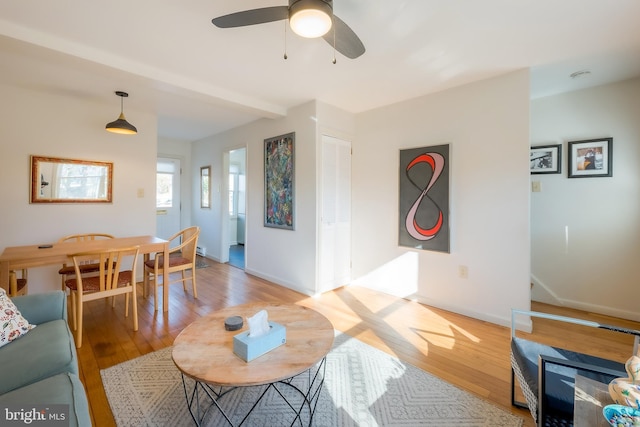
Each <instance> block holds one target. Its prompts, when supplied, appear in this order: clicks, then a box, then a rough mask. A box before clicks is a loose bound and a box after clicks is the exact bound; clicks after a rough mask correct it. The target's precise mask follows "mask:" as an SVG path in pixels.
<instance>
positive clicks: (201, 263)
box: [196, 258, 209, 268]
mask: <svg viewBox="0 0 640 427" xmlns="http://www.w3.org/2000/svg"><path fill="white" fill-rule="evenodd" d="M207 267H209V263H208V262H207V261H205V260H203V259H200V258H198V259H196V268H207Z"/></svg>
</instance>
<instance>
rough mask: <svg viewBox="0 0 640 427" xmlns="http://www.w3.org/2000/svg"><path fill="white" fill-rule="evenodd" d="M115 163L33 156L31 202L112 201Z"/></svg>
mask: <svg viewBox="0 0 640 427" xmlns="http://www.w3.org/2000/svg"><path fill="white" fill-rule="evenodd" d="M112 178H113V163H109V162H95V161H92V160H78V159H61V158H56V157H41V156H31V199H30V202H31V203H111V202H112Z"/></svg>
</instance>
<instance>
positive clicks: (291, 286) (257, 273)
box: [244, 267, 313, 296]
mask: <svg viewBox="0 0 640 427" xmlns="http://www.w3.org/2000/svg"><path fill="white" fill-rule="evenodd" d="M244 272H245V273H247V274H251V275H252V276H256V277H259V278H261V279H264V280H268V281H269V282H271V283H275V284H276V285H280V286H284V287H285V288H289V289H291V290H294V291H296V292H300V293H301V294H305V295H308V296H313V293H312V292H309V289H304V288H300V287H299V286H297V285H296V284H294V283H288V282H287V281H285V280H282V279H280V278H279V277H274V276H271V275H269V274H264V273H262V272H260V271H256V270H252V269H250V268H246V267H245V269H244Z"/></svg>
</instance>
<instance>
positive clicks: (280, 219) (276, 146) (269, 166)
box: [264, 132, 295, 230]
mask: <svg viewBox="0 0 640 427" xmlns="http://www.w3.org/2000/svg"><path fill="white" fill-rule="evenodd" d="M294 144H295V133H293V132H292V133H288V134H286V135H280V136H276V137H274V138H268V139H265V140H264V226H265V227H275V228H284V229H286V230H293V229H294V215H295V212H294V210H295V194H294V163H295V153H294Z"/></svg>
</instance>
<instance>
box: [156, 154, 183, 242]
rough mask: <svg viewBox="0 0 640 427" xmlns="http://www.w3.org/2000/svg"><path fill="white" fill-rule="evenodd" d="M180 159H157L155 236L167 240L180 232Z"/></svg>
mask: <svg viewBox="0 0 640 427" xmlns="http://www.w3.org/2000/svg"><path fill="white" fill-rule="evenodd" d="M181 172H182V167H181V164H180V159H173V158H168V157H158V160H157V166H156V236H158V237H160V238H161V239H168V238H169V237H171V236H172V235H174V234H175V233H177V232H178V231H180V206H181V199H180V174H181Z"/></svg>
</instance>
